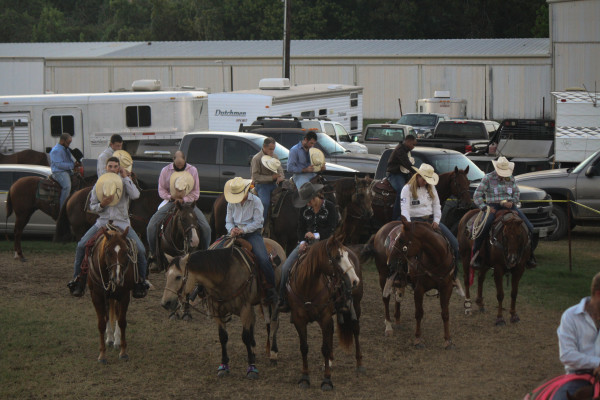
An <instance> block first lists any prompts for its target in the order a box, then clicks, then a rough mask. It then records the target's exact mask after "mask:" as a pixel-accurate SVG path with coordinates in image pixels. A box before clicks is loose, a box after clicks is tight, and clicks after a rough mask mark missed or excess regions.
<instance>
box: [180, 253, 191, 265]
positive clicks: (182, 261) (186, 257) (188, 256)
mask: <svg viewBox="0 0 600 400" xmlns="http://www.w3.org/2000/svg"><path fill="white" fill-rule="evenodd" d="M188 258H190V253H187V254H186V255H185V256H183V257H181V261H180V263H179V265H181V266H185V265H187V262H188Z"/></svg>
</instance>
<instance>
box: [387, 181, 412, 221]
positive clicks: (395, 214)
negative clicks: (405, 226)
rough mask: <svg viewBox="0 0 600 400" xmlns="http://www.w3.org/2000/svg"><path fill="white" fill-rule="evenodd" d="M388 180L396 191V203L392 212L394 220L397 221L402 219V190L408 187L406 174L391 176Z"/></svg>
mask: <svg viewBox="0 0 600 400" xmlns="http://www.w3.org/2000/svg"><path fill="white" fill-rule="evenodd" d="M387 178H388V181H390V183H391V184H392V187H393V188H394V190H395V191H396V201H395V202H394V211H393V212H392V220H393V221H396V220H397V219H399V218H400V192H402V188H403V187H404V185H406V181H407V179H406V175H404V174H389V175H388V177H387Z"/></svg>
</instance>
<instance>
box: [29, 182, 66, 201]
mask: <svg viewBox="0 0 600 400" xmlns="http://www.w3.org/2000/svg"><path fill="white" fill-rule="evenodd" d="M61 189H62V188H61V186H60V185H59V184H58V182H57V181H55V180H54V179H52V178H50V177H48V178H46V179H40V182H39V183H38V186H37V190H36V192H35V197H36V198H38V199H40V200H43V201H47V202H49V203H50V204H58V203H59V201H60V191H61Z"/></svg>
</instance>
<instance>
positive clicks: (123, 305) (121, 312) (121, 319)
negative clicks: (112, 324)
mask: <svg viewBox="0 0 600 400" xmlns="http://www.w3.org/2000/svg"><path fill="white" fill-rule="evenodd" d="M130 300H131V297H130V295H129V293H127V294H126V295H124V296H123V297H122V298H121V300H118V301H117V300H114V302H115V308H116V311H117V312H116V314H117V321H118V323H119V329H120V330H121V351H120V352H119V358H120V359H121V360H125V361H127V360H129V355H128V354H127V338H126V336H125V329H126V328H127V308H128V307H129V301H130Z"/></svg>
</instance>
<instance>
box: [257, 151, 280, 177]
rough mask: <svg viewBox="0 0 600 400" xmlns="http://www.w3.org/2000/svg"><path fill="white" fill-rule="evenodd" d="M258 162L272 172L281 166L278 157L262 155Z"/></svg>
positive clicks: (275, 171)
mask: <svg viewBox="0 0 600 400" xmlns="http://www.w3.org/2000/svg"><path fill="white" fill-rule="evenodd" d="M260 162H261V163H262V165H264V166H265V168H266V169H268V170H269V171H271V172H274V173H277V170H278V169H279V167H281V161H279V159H277V158H275V157H271V156H267V155H264V156H262V158H261V159H260Z"/></svg>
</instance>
